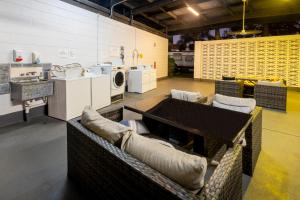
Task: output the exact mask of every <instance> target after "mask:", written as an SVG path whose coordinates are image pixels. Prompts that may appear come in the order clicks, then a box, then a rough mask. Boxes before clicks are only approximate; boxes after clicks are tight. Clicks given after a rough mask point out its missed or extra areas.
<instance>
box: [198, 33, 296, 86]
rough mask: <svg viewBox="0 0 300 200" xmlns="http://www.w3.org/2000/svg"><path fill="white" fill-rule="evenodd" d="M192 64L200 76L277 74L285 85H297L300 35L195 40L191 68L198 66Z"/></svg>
mask: <svg viewBox="0 0 300 200" xmlns="http://www.w3.org/2000/svg"><path fill="white" fill-rule="evenodd" d="M197 59H198V60H197ZM199 59H200V60H199ZM196 65H200V77H199V78H201V79H212V80H218V79H221V78H222V75H224V76H246V77H247V76H248V77H258V78H272V77H279V78H283V79H285V80H286V81H287V85H288V86H290V87H299V86H300V75H299V74H300V35H289V36H274V37H259V38H245V39H232V40H214V41H197V42H196V48H195V70H199V69H197V68H199V67H197V66H196ZM195 74H196V73H195ZM196 78H197V77H196Z"/></svg>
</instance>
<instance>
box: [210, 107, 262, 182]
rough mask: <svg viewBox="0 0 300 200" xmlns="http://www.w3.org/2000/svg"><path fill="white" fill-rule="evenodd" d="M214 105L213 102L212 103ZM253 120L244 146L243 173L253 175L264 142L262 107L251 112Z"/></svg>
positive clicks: (246, 133) (246, 134)
mask: <svg viewBox="0 0 300 200" xmlns="http://www.w3.org/2000/svg"><path fill="white" fill-rule="evenodd" d="M210 105H211V106H212V102H211V103H210ZM250 114H251V115H252V120H251V123H250V124H249V126H248V127H247V129H246V132H245V139H246V144H247V145H246V146H245V147H243V173H244V174H246V175H249V176H252V175H253V173H254V169H255V165H256V162H257V160H258V157H259V154H260V151H261V144H262V108H261V107H259V106H256V107H255V109H254V110H253V111H252V112H251V113H250Z"/></svg>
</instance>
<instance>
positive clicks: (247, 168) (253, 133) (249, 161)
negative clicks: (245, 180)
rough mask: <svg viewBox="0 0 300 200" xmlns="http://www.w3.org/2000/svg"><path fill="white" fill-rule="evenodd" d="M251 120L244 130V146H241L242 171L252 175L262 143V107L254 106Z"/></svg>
mask: <svg viewBox="0 0 300 200" xmlns="http://www.w3.org/2000/svg"><path fill="white" fill-rule="evenodd" d="M251 115H252V122H251V124H250V125H249V126H248V128H247V129H246V132H245V139H246V143H247V145H246V147H244V148H243V173H244V174H247V175H249V176H252V175H253V172H254V168H255V165H256V162H257V159H258V156H259V153H260V151H261V143H262V108H261V107H256V108H255V110H254V111H253V112H252V113H251Z"/></svg>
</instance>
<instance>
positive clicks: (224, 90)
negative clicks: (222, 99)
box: [215, 80, 243, 97]
mask: <svg viewBox="0 0 300 200" xmlns="http://www.w3.org/2000/svg"><path fill="white" fill-rule="evenodd" d="M215 93H216V94H222V95H226V96H231V97H243V84H242V82H236V81H222V80H216V81H215Z"/></svg>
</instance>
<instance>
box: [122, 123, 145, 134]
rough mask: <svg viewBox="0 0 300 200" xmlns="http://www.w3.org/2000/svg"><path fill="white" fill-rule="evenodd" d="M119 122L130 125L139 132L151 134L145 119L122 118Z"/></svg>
mask: <svg viewBox="0 0 300 200" xmlns="http://www.w3.org/2000/svg"><path fill="white" fill-rule="evenodd" d="M119 123H121V124H123V125H125V126H127V127H130V128H131V129H132V130H133V131H134V132H136V133H137V134H149V133H150V131H149V129H148V128H147V126H146V125H145V123H144V122H143V120H122V121H120V122H119Z"/></svg>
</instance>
